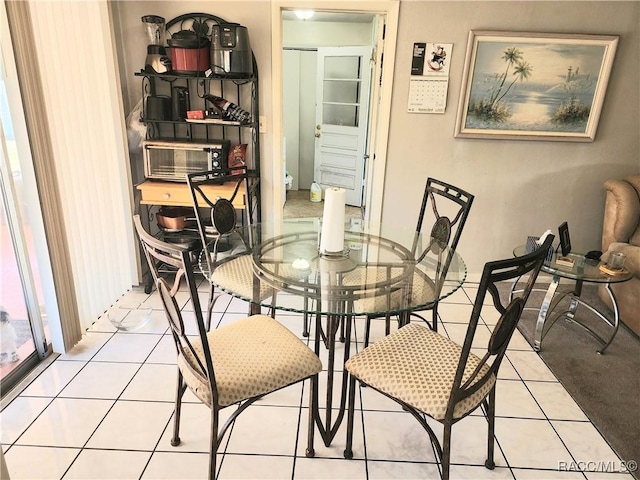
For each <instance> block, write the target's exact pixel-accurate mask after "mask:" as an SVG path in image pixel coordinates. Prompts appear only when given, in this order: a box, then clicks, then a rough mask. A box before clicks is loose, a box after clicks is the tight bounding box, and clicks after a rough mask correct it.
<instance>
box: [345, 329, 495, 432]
mask: <svg viewBox="0 0 640 480" xmlns="http://www.w3.org/2000/svg"><path fill="white" fill-rule="evenodd" d="M461 351H462V348H461V347H460V345H458V344H457V343H455V342H452V341H451V340H449V339H447V338H445V337H443V336H442V335H440V334H438V333H436V332H434V331H432V330H431V329H429V328H428V327H426V326H424V325H421V324H417V323H410V324H408V325H406V326H405V327H402V328H400V329H399V330H397V331H396V332H393V333H392V334H391V335H388V336H386V337H384V338H383V339H381V340H378V341H377V342H376V343H374V344H373V345H371V346H369V347H367V348H365V349H364V350H363V351H362V352H360V353H358V354H357V355H354V356H353V357H351V358H350V359H349V360H348V361H347V363H346V364H345V368H346V369H347V370H348V371H349V372H350V373H351V374H352V375H354V376H356V377H357V378H358V379H360V380H361V381H363V382H364V383H366V384H367V385H370V386H371V387H373V388H375V389H377V390H380V391H381V392H384V393H386V394H387V395H390V396H392V397H395V398H397V399H399V400H402V401H403V402H405V403H406V404H408V405H410V406H412V407H414V408H416V409H418V410H420V411H421V412H424V413H426V414H427V415H429V416H431V417H432V418H434V419H436V420H442V419H444V416H445V413H446V410H447V403H448V402H449V396H450V395H451V386H452V385H453V380H454V377H455V374H456V369H457V368H458V361H459V358H460V353H461ZM479 363H480V358H478V356H477V355H474V354H473V353H470V354H469V359H468V361H467V366H466V368H465V372H464V377H463V380H462V383H464V382H465V381H466V379H468V378H469V376H470V375H471V373H473V371H474V369H475V368H476V367H477V366H478V365H479ZM488 369H489V367H488V366H486V365H484V366H483V367H482V369H481V370H480V375H479V376H480V377H481V376H482V375H484V374H485V373H487V371H488ZM494 384H495V377H494V376H493V375H492V376H491V377H490V379H489V381H487V382H486V384H485V385H483V386H482V387H481V388H480V389H479V390H478V391H477V392H475V393H474V394H472V395H470V396H469V397H467V398H465V399H464V400H462V401H460V402H458V404H457V405H456V406H455V409H454V413H453V417H454V418H461V417H463V416H464V415H465V414H467V413H468V412H470V411H471V410H473V409H475V408H476V407H477V406H478V405H479V404H480V403H481V402H482V400H483V399H484V398H485V396H486V395H487V394H488V393H489V391H490V390H491V388H492V387H493V385H494Z"/></svg>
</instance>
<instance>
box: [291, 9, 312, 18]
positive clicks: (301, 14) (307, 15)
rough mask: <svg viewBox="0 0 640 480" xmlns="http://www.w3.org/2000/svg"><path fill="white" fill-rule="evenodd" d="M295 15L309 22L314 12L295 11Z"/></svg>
mask: <svg viewBox="0 0 640 480" xmlns="http://www.w3.org/2000/svg"><path fill="white" fill-rule="evenodd" d="M293 13H295V15H296V17H298V18H299V19H300V20H309V19H310V18H311V17H313V10H294V11H293Z"/></svg>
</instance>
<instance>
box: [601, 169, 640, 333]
mask: <svg viewBox="0 0 640 480" xmlns="http://www.w3.org/2000/svg"><path fill="white" fill-rule="evenodd" d="M604 189H605V190H606V200H605V207H604V224H603V227H602V251H603V252H605V254H604V255H603V257H602V258H603V260H606V259H607V257H608V253H609V252H612V251H618V252H623V253H624V254H625V255H626V256H627V259H626V260H625V268H626V269H628V270H630V271H631V272H632V273H633V278H632V279H631V280H629V281H628V282H624V283H617V284H615V285H611V289H612V290H613V293H614V295H615V297H616V300H617V302H618V308H619V311H620V320H621V321H622V322H623V323H624V324H625V325H626V326H627V327H629V328H630V329H631V330H633V331H634V332H635V333H636V335H640V175H634V176H631V177H627V178H625V179H624V180H607V181H606V182H605V183H604ZM599 294H600V298H601V299H602V300H603V301H604V302H605V303H606V304H607V305H608V306H609V307H610V308H611V307H612V305H611V300H610V299H609V295H607V292H606V291H605V290H604V287H600V292H599Z"/></svg>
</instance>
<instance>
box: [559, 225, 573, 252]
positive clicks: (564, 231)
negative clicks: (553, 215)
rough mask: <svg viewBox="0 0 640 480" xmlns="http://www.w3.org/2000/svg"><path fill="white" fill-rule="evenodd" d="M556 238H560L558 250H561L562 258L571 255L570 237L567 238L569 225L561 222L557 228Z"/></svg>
mask: <svg viewBox="0 0 640 480" xmlns="http://www.w3.org/2000/svg"><path fill="white" fill-rule="evenodd" d="M558 236H559V237H560V250H562V256H563V257H566V256H567V255H569V253H571V237H570V236H569V225H568V224H567V222H562V224H561V225H560V226H559V227H558Z"/></svg>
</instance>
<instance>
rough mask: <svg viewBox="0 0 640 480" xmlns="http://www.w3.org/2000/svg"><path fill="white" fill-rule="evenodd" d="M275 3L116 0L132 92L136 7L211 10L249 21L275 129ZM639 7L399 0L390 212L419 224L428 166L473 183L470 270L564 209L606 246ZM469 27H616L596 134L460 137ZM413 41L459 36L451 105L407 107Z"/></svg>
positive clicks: (466, 251)
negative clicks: (606, 214) (561, 138)
mask: <svg viewBox="0 0 640 480" xmlns="http://www.w3.org/2000/svg"><path fill="white" fill-rule="evenodd" d="M270 8H271V2H269V1H243V2H223V1H212V2H206V3H203V2H195V1H185V2H178V1H175V2H174V1H158V2H137V1H127V2H119V10H120V21H121V23H122V25H121V26H122V33H123V36H124V39H123V43H124V46H125V48H124V50H123V52H122V54H123V55H124V64H125V65H126V68H127V72H126V75H127V78H129V82H128V88H129V91H128V99H129V102H131V100H132V99H135V98H139V96H140V93H139V92H140V90H139V88H140V87H139V81H138V79H137V78H135V77H133V73H134V72H135V71H137V70H139V69H140V68H141V67H142V65H143V63H144V57H145V50H144V35H143V31H142V26H141V23H140V17H141V16H142V15H145V14H151V13H154V14H158V15H162V16H164V17H165V18H167V19H169V18H172V17H174V16H177V15H179V14H182V13H187V12H195V11H207V12H209V13H212V14H215V15H218V16H221V17H223V18H225V19H227V20H230V21H235V22H238V23H241V24H243V25H245V26H247V27H248V29H249V34H250V37H251V43H252V47H253V50H254V53H255V55H256V59H257V61H258V67H259V71H260V112H261V115H264V116H265V117H266V119H267V128H268V131H269V132H271V131H272V130H271V129H270V128H269V127H270V126H271V125H272V124H273V123H272V122H273V118H272V114H271V53H270V41H271V34H272V31H271V29H272V26H271V22H270V21H269V20H268V19H269V18H270ZM639 10H640V3H638V2H611V1H600V2H598V1H589V2H579V1H568V2H547V1H528V2H506V1H505V2H481V1H476V2H468V1H447V2H431V1H418V0H412V1H401V3H400V25H399V37H398V48H397V52H396V71H395V76H394V91H393V105H392V112H391V121H390V125H389V128H390V136H389V152H388V163H387V172H386V183H385V192H384V207H383V220H384V221H393V222H399V223H404V224H408V225H413V223H414V222H415V218H416V216H417V208H418V205H419V201H420V198H421V196H422V190H423V188H424V183H425V181H426V178H427V177H428V176H433V177H436V178H440V179H442V180H445V181H449V182H450V183H453V184H455V185H458V186H460V187H461V188H465V189H467V190H468V191H469V192H471V193H473V194H475V195H476V201H475V204H474V206H473V209H472V211H471V214H470V217H469V220H468V223H467V227H466V230H465V233H464V234H463V236H462V240H461V242H460V251H461V253H462V255H463V257H464V259H465V261H466V262H467V265H468V267H469V270H470V272H471V273H475V274H478V273H480V271H481V269H482V266H483V265H484V263H485V262H486V261H488V260H491V259H495V258H499V257H505V256H509V255H511V250H512V248H513V246H515V245H517V244H519V243H522V242H523V241H524V239H525V237H526V236H527V235H529V234H532V233H533V234H535V233H538V232H541V231H543V230H545V229H547V228H552V229H555V228H557V226H558V225H559V224H560V223H561V222H562V221H564V220H567V221H568V222H569V226H570V228H571V235H572V243H573V244H574V246H575V249H576V250H590V249H595V248H599V245H600V236H601V234H602V214H603V211H604V193H603V191H602V183H603V182H604V180H605V179H607V178H609V177H620V176H625V175H628V174H631V173H637V172H639V171H640V160H639V152H640V144H639V137H640V134H639V132H640V111H639V110H640V94H639V90H640V77H639V72H638V68H639V66H638V64H639V62H638V58H640V46H639V43H640V38H639V35H640V32H639V27H638V25H640V15H639ZM471 29H495V30H513V31H523V32H524V31H533V32H551V33H591V34H615V35H620V43H619V46H618V52H617V54H616V59H615V62H614V67H613V72H612V76H611V80H610V82H609V88H608V92H607V95H606V98H605V102H604V107H603V111H602V116H601V119H600V125H599V128H598V132H597V136H596V141H595V142H593V143H567V142H532V141H510V140H507V141H505V140H500V141H498V140H472V139H455V138H454V137H453V131H454V124H455V116H456V108H457V103H458V98H459V91H460V84H461V77H462V71H463V67H464V56H465V49H466V42H467V36H468V33H469V30H471ZM418 41H426V42H430V41H437V42H443V43H453V44H454V47H453V56H452V63H451V73H450V84H449V98H448V102H447V111H446V113H445V114H444V115H418V114H408V113H407V112H406V107H407V94H408V79H409V72H410V64H411V47H412V45H413V43H414V42H418ZM127 111H128V110H127ZM261 140H262V145H261V147H262V173H263V178H262V184H263V189H262V191H263V194H262V197H263V198H262V199H263V212H265V215H269V213H270V208H271V205H272V203H273V202H272V198H273V196H272V193H271V192H272V191H273V188H275V187H276V186H278V187H279V181H280V179H278V182H274V179H273V178H272V167H271V166H272V162H273V159H272V158H270V152H271V151H272V145H273V144H272V142H273V141H274V139H273V138H272V137H271V135H270V133H267V134H266V135H262V136H261ZM278 141H279V140H278ZM279 161H281V159H280V160H279ZM407 222H408V223H407Z"/></svg>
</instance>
